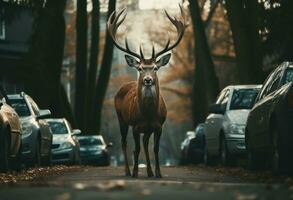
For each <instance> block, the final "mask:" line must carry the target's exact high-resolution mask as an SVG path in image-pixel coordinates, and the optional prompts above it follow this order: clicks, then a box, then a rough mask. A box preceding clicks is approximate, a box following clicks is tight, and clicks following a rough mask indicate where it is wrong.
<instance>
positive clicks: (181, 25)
mask: <svg viewBox="0 0 293 200" xmlns="http://www.w3.org/2000/svg"><path fill="white" fill-rule="evenodd" d="M179 7H180V12H181V16H182V18H183V21H180V20H177V19H176V17H174V19H173V18H172V17H171V16H170V15H169V14H168V12H167V11H166V10H165V14H166V16H167V17H168V19H169V20H170V21H171V23H172V24H173V25H174V26H175V28H176V30H177V33H178V34H177V39H176V42H175V43H174V44H173V45H171V46H169V45H170V38H168V41H167V44H166V46H165V48H164V49H163V50H161V51H159V52H158V53H155V47H154V45H153V47H152V58H151V59H153V60H156V58H158V57H159V56H161V55H163V54H164V53H166V52H168V51H170V50H172V49H173V48H174V47H176V46H177V45H178V44H179V42H180V41H181V39H182V37H183V34H184V31H185V29H186V27H187V24H186V23H185V15H184V12H183V9H182V6H181V5H180V4H179ZM125 10H126V8H123V9H122V10H120V11H119V12H118V13H117V16H115V15H116V11H114V12H113V13H112V14H111V15H110V17H109V19H108V22H107V27H108V31H109V33H110V35H111V37H112V39H113V42H114V45H115V46H116V47H117V48H118V49H120V50H121V51H124V52H125V53H127V54H130V55H132V56H134V57H136V58H138V59H139V60H144V59H145V58H144V56H143V51H142V47H141V46H140V49H139V51H140V55H139V54H137V53H135V52H133V51H131V50H130V49H129V45H128V42H127V38H125V48H124V47H122V46H121V45H120V44H119V43H118V42H117V39H116V32H117V29H118V28H119V26H120V25H121V24H122V23H123V21H124V20H125V18H126V15H127V13H125V15H124V16H123V17H122V19H120V21H119V18H120V17H121V15H122V14H123V13H124V12H125Z"/></svg>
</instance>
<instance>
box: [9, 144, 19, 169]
mask: <svg viewBox="0 0 293 200" xmlns="http://www.w3.org/2000/svg"><path fill="white" fill-rule="evenodd" d="M10 162H11V164H10V165H11V169H13V170H15V171H17V172H19V171H21V146H20V147H19V150H18V152H17V155H16V156H15V157H14V158H11V161H10Z"/></svg>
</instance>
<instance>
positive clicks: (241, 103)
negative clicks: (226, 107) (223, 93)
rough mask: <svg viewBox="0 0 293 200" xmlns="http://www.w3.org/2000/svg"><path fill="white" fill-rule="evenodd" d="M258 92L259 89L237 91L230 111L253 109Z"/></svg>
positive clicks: (234, 93)
mask: <svg viewBox="0 0 293 200" xmlns="http://www.w3.org/2000/svg"><path fill="white" fill-rule="evenodd" d="M258 91H259V90H258V89H235V90H234V92H233V96H232V100H231V105H230V110H239V109H251V108H252V106H253V104H254V101H255V98H256V96H257V94H258Z"/></svg>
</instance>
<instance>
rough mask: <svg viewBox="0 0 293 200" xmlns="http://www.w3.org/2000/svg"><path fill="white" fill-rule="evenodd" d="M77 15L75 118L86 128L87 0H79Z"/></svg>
mask: <svg viewBox="0 0 293 200" xmlns="http://www.w3.org/2000/svg"><path fill="white" fill-rule="evenodd" d="M76 12H77V16H76V69H75V102H74V103H75V105H74V112H75V118H76V121H77V124H78V126H79V128H81V129H83V128H84V117H85V105H86V102H85V99H86V80H87V1H85V0H77V11H76Z"/></svg>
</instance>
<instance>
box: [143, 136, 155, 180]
mask: <svg viewBox="0 0 293 200" xmlns="http://www.w3.org/2000/svg"><path fill="white" fill-rule="evenodd" d="M150 136H151V133H144V135H143V147H144V153H145V157H146V161H147V173H148V177H153V176H154V173H153V170H152V166H151V162H150V155H149V139H150Z"/></svg>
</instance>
